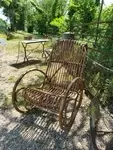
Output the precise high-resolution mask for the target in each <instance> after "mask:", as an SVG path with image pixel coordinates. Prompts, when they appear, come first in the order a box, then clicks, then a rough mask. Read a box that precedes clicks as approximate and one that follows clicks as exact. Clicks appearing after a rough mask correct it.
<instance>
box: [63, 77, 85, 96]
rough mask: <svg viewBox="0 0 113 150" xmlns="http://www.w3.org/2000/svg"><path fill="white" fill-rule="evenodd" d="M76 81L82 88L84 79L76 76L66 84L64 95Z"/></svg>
mask: <svg viewBox="0 0 113 150" xmlns="http://www.w3.org/2000/svg"><path fill="white" fill-rule="evenodd" d="M77 82H78V83H79V85H80V89H81V90H83V89H84V80H83V79H82V78H81V77H76V78H74V79H73V80H72V82H71V83H70V84H69V85H68V87H67V90H66V93H65V96H66V97H67V94H68V92H69V90H70V89H71V88H72V86H74V85H75V84H77Z"/></svg>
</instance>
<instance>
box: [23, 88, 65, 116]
mask: <svg viewBox="0 0 113 150" xmlns="http://www.w3.org/2000/svg"><path fill="white" fill-rule="evenodd" d="M64 93H65V90H64V89H61V88H56V87H52V88H44V89H42V90H41V89H36V88H34V89H33V88H26V89H24V91H23V96H24V97H25V99H26V102H28V103H31V104H32V105H33V107H35V108H36V107H41V108H44V109H49V110H50V111H53V112H54V113H58V111H59V106H60V102H61V100H62V99H63V98H64Z"/></svg>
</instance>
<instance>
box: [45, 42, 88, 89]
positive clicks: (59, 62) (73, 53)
mask: <svg viewBox="0 0 113 150" xmlns="http://www.w3.org/2000/svg"><path fill="white" fill-rule="evenodd" d="M86 49H87V48H86V45H81V44H79V43H78V42H77V41H75V40H59V41H57V42H56V43H55V45H54V46H53V50H52V53H51V57H50V62H49V63H48V67H47V72H46V73H47V75H48V76H49V78H50V79H51V82H50V83H49V84H50V85H54V86H59V87H62V88H66V87H67V85H69V83H70V82H71V81H72V80H73V78H75V77H82V74H83V67H84V61H85V56H86Z"/></svg>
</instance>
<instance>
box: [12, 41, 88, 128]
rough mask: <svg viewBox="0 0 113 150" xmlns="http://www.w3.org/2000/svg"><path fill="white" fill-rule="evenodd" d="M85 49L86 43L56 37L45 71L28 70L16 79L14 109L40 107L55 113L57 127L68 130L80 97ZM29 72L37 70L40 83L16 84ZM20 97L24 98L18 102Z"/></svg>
mask: <svg viewBox="0 0 113 150" xmlns="http://www.w3.org/2000/svg"><path fill="white" fill-rule="evenodd" d="M86 51H87V46H86V45H81V44H79V43H77V41H75V40H59V41H57V42H56V43H55V44H54V46H53V49H52V52H51V56H50V60H49V62H48V65H47V69H46V72H44V71H42V70H39V69H33V70H29V71H27V72H26V73H25V74H23V75H22V76H21V77H20V78H19V79H18V80H17V81H16V83H15V85H14V88H13V92H12V102H13V105H14V107H15V109H16V110H17V111H19V112H24V111H25V110H29V109H32V108H39V109H42V110H44V111H48V112H50V113H53V114H56V115H58V118H59V124H60V127H61V128H62V129H63V130H69V129H70V128H71V126H72V124H73V122H74V119H75V117H76V115H77V112H78V110H79V107H80V105H81V102H82V98H83V89H84V80H83V77H82V76H83V68H84V62H85V56H86ZM31 72H32V76H33V72H37V76H38V75H39V73H41V74H43V75H44V79H43V82H42V85H41V86H39V87H37V86H36V85H37V84H36V85H35V86H34V85H31V84H30V85H27V86H26V85H24V83H23V82H22V84H21V85H20V86H19V84H20V82H21V81H23V79H24V78H25V76H26V75H28V74H30V73H31ZM28 78H29V77H28ZM39 81H40V80H39ZM22 98H23V102H21V99H22ZM23 107H24V108H23ZM25 108H26V109H25Z"/></svg>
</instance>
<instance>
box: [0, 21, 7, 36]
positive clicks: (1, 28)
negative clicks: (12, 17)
mask: <svg viewBox="0 0 113 150" xmlns="http://www.w3.org/2000/svg"><path fill="white" fill-rule="evenodd" d="M6 31H7V24H6V22H5V21H4V20H2V19H0V33H5V32H6Z"/></svg>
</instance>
